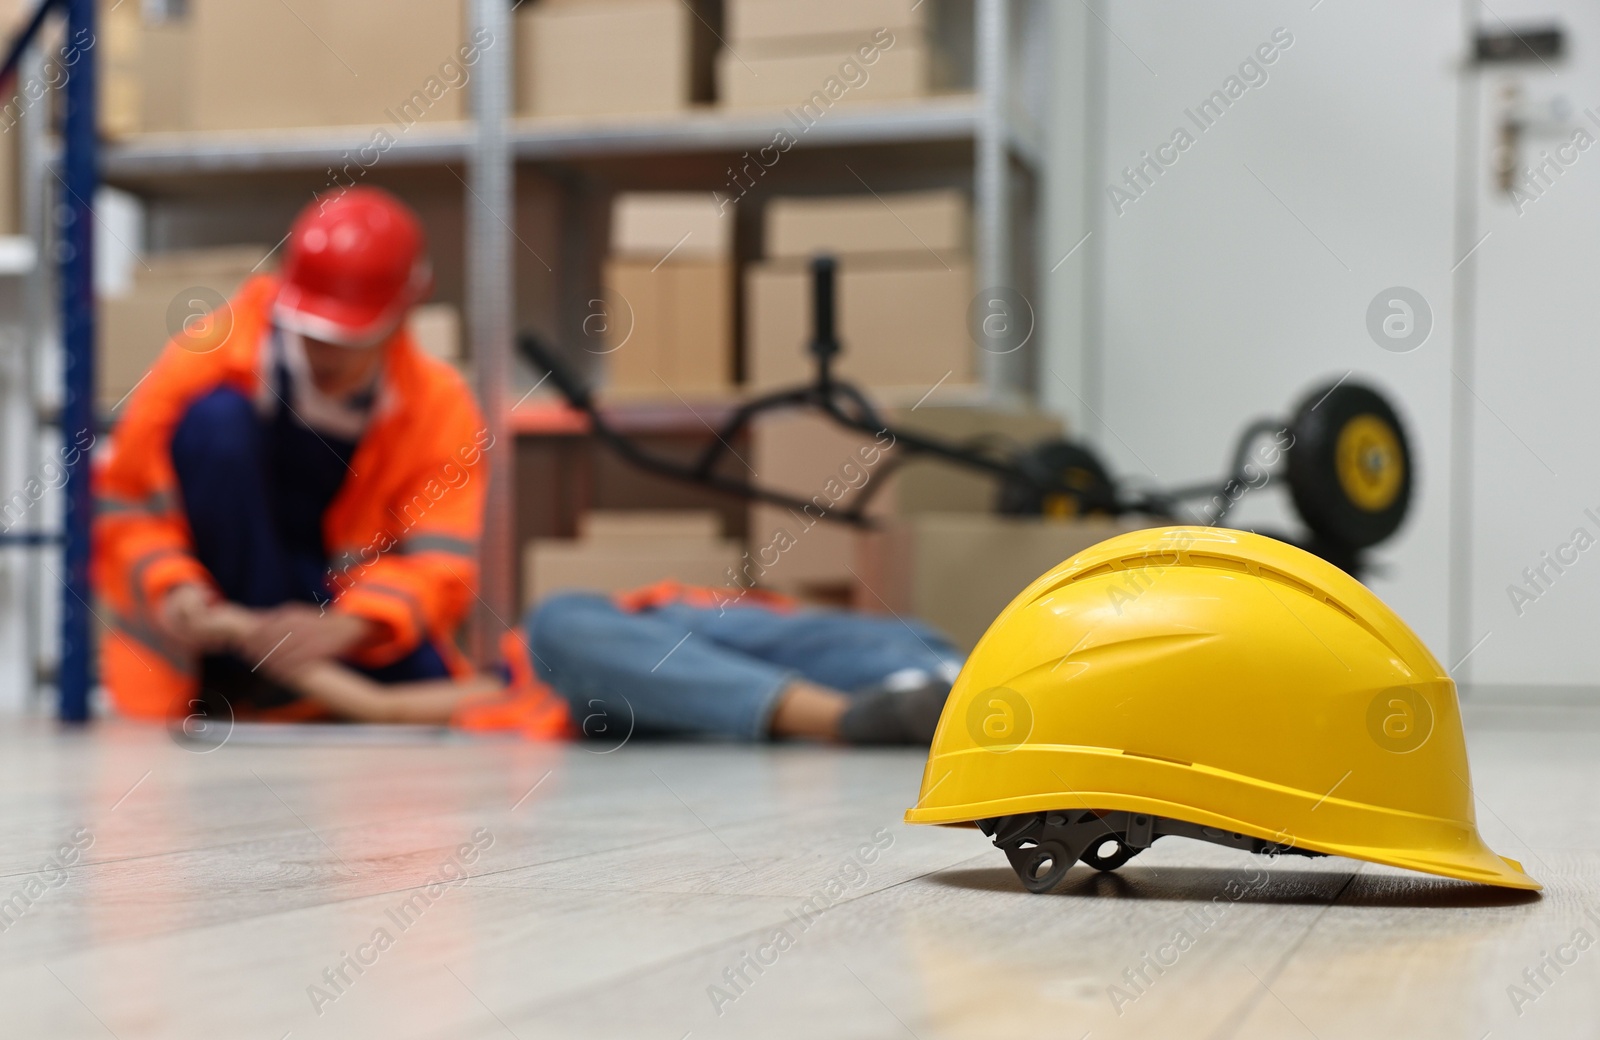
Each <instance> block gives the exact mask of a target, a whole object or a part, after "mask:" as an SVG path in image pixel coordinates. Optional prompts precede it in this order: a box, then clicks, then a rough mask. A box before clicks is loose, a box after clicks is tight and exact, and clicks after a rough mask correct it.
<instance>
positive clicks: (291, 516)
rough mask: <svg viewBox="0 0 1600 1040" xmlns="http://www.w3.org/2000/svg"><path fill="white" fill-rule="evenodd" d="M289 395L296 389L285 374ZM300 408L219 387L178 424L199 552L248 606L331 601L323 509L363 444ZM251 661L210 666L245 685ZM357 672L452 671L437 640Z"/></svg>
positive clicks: (391, 679) (389, 679)
mask: <svg viewBox="0 0 1600 1040" xmlns="http://www.w3.org/2000/svg"><path fill="white" fill-rule="evenodd" d="M279 393H280V394H284V393H287V386H286V385H285V383H283V382H280V389H279ZM291 407H292V406H290V405H285V406H284V407H283V408H280V409H278V411H277V414H275V415H274V416H272V417H271V418H266V419H263V418H262V417H261V416H259V415H258V414H257V413H256V410H255V406H254V405H253V404H252V403H251V401H250V399H249V398H248V397H246V396H245V395H244V394H242V393H240V392H239V391H238V390H235V389H234V388H232V387H226V386H224V387H218V388H217V389H215V390H212V391H211V392H210V393H207V394H204V395H202V396H200V397H198V398H196V399H195V400H194V401H193V402H192V403H191V404H190V405H189V408H188V410H187V411H185V412H184V414H183V416H182V417H181V418H180V419H179V420H178V424H177V426H176V427H174V428H173V431H172V445H171V449H170V451H171V455H172V468H173V470H174V472H175V473H176V475H177V479H178V494H179V498H180V499H181V500H182V502H183V511H184V517H185V519H187V520H188V522H189V529H190V531H191V532H192V535H193V538H194V553H195V557H196V559H198V560H199V561H200V563H201V564H202V565H204V567H205V568H206V571H207V572H208V573H209V574H210V575H211V577H212V580H213V581H215V582H216V584H217V588H218V590H219V591H220V592H221V593H222V595H223V597H224V598H225V599H227V600H229V601H230V602H233V603H238V604H241V605H243V606H247V607H257V608H260V607H274V606H277V605H279V604H281V603H288V602H303V603H326V602H327V601H328V599H329V595H328V590H327V587H326V575H327V571H328V554H327V550H326V548H325V547H324V546H323V544H322V516H323V514H324V513H325V512H327V509H328V506H329V505H330V504H331V503H332V502H333V499H334V496H335V495H337V494H338V491H339V487H340V485H341V484H343V483H344V477H345V474H346V472H347V469H348V466H349V462H350V457H351V456H352V455H353V454H354V453H355V448H356V446H355V444H354V443H351V442H346V441H340V440H337V439H334V438H330V437H326V436H319V435H318V434H316V433H314V432H313V431H311V430H309V429H307V428H306V427H305V426H302V425H301V424H300V423H299V422H297V421H296V420H295V419H294V417H293V414H292V412H291ZM250 663H251V662H245V661H241V660H240V659H239V658H238V657H236V656H234V655H232V654H215V655H208V656H207V658H206V660H205V661H204V662H203V674H204V675H205V676H206V678H207V681H208V682H209V683H210V684H211V685H214V686H217V687H220V688H222V689H224V690H242V689H246V688H250V687H251V684H252V683H253V682H254V681H255V680H254V679H253V678H252V673H251V671H250V667H249V665H250ZM351 667H356V666H354V665H352V666H351ZM357 670H358V671H361V672H363V673H364V674H366V675H367V676H368V677H370V678H372V679H374V680H375V681H377V682H381V683H395V682H407V681H411V680H418V679H443V678H447V677H448V676H449V675H450V669H449V667H448V666H447V665H446V664H445V661H444V657H443V656H442V655H441V654H440V652H439V650H438V648H437V647H435V646H433V645H432V644H431V643H423V644H422V645H420V646H419V647H417V648H416V649H415V650H413V651H412V652H411V653H410V654H408V655H406V656H405V657H403V658H401V659H400V660H398V661H395V662H393V663H391V664H388V665H384V666H383V667H381V668H357ZM230 696H231V695H230Z"/></svg>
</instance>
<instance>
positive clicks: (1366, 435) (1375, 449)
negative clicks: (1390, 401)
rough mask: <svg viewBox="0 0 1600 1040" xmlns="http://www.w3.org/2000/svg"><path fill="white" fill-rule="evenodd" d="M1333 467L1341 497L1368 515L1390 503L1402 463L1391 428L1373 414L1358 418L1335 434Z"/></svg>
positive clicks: (1402, 470) (1397, 491) (1401, 474)
mask: <svg viewBox="0 0 1600 1040" xmlns="http://www.w3.org/2000/svg"><path fill="white" fill-rule="evenodd" d="M1334 465H1335V467H1336V469H1337V471H1338V474H1339V486H1340V487H1342V488H1344V493H1345V495H1346V496H1347V497H1348V498H1349V499H1350V501H1352V502H1354V503H1355V504H1356V505H1357V506H1358V507H1360V508H1361V509H1364V510H1366V511H1367V512H1369V513H1381V512H1383V511H1384V510H1385V509H1387V508H1389V506H1391V505H1393V504H1394V500H1395V498H1396V497H1398V496H1399V494H1400V485H1401V484H1402V483H1403V482H1404V480H1405V474H1406V463H1405V458H1404V456H1403V455H1402V454H1401V452H1400V438H1399V436H1398V435H1397V434H1396V433H1395V430H1394V427H1393V426H1391V425H1389V423H1387V422H1385V421H1384V420H1383V419H1380V418H1378V417H1377V416H1376V415H1358V416H1356V417H1355V418H1354V419H1351V420H1350V421H1349V422H1347V423H1345V424H1344V429H1342V430H1340V431H1339V443H1338V444H1337V445H1336V446H1335V448H1334Z"/></svg>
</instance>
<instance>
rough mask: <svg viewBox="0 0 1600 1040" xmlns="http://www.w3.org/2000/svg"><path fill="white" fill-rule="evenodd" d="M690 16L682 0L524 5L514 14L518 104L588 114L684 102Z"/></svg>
mask: <svg viewBox="0 0 1600 1040" xmlns="http://www.w3.org/2000/svg"><path fill="white" fill-rule="evenodd" d="M694 18H695V15H694V12H693V11H692V10H690V8H688V7H687V6H685V5H684V3H683V2H682V0H607V2H604V3H589V4H573V3H562V4H555V5H545V4H536V5H530V6H529V8H527V9H524V10H523V11H519V12H518V14H517V27H516V32H517V53H518V56H519V60H518V65H517V111H518V112H520V113H522V114H525V115H537V116H587V115H611V114H625V113H645V112H677V111H682V110H683V109H686V108H688V107H689V103H690V100H691V97H692V94H693V89H694V61H693V47H694V25H693V22H694Z"/></svg>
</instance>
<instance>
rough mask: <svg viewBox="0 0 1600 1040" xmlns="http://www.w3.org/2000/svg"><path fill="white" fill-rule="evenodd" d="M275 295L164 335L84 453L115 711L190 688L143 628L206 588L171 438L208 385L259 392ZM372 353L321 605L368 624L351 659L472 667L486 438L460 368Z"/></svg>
mask: <svg viewBox="0 0 1600 1040" xmlns="http://www.w3.org/2000/svg"><path fill="white" fill-rule="evenodd" d="M277 293H278V281H277V279H275V278H270V277H258V278H254V279H252V280H250V281H249V282H247V283H246V284H245V285H244V286H243V287H242V288H241V289H240V290H239V293H238V295H237V296H235V297H234V299H233V300H231V301H230V302H229V304H228V306H227V307H226V308H224V309H223V310H222V311H221V312H219V313H218V314H217V315H213V317H212V321H211V322H210V327H211V329H212V335H211V337H210V339H207V340H205V341H204V342H197V339H196V337H194V336H190V335H188V334H186V335H185V337H183V338H182V340H181V341H180V340H177V339H175V340H174V341H173V342H171V343H169V344H167V347H166V349H165V350H164V351H163V352H162V354H161V357H160V359H159V360H158V361H157V362H156V364H155V365H154V367H152V368H151V370H150V372H149V374H148V375H147V376H146V377H145V378H144V380H143V381H142V382H141V383H140V384H139V386H138V387H137V388H136V389H135V390H134V392H133V395H132V396H131V397H130V398H129V400H128V405H127V408H126V410H125V411H124V413H123V416H122V418H121V419H120V421H119V422H118V423H117V426H116V430H115V432H114V435H113V436H112V438H111V442H110V446H109V450H108V451H106V452H105V454H104V455H103V456H101V457H98V458H97V459H96V460H95V472H94V480H93V484H94V492H95V498H96V512H97V515H96V518H95V524H94V543H93V555H92V558H91V561H90V574H91V577H92V579H93V582H94V586H95V592H96V595H97V596H98V598H99V600H100V602H101V605H102V607H103V610H102V612H101V619H102V620H103V622H104V623H105V624H106V625H107V626H108V627H109V628H110V631H109V632H108V633H105V634H103V637H102V638H101V640H100V647H101V676H102V679H103V681H104V682H105V684H106V686H107V687H108V688H109V690H110V693H111V698H112V700H113V702H114V703H115V705H116V706H117V708H118V709H119V710H120V711H121V712H122V713H124V714H126V715H132V716H138V717H145V718H158V717H174V716H181V715H183V714H186V713H187V707H186V706H187V705H188V704H189V702H190V699H191V698H192V697H194V696H195V694H196V692H197V690H196V684H197V664H198V662H196V661H195V660H193V659H191V658H190V657H188V656H187V655H185V654H184V653H183V652H182V651H181V649H180V648H178V647H175V646H173V645H172V644H171V643H170V641H169V640H166V639H164V638H163V637H162V635H161V634H160V630H159V628H158V626H157V625H156V624H155V622H154V611H155V610H156V608H157V607H158V606H159V604H160V603H161V601H162V598H163V597H164V596H165V595H166V593H167V592H168V591H170V590H171V589H172V588H174V587H175V586H177V585H179V584H182V583H185V582H201V583H206V584H211V583H212V582H211V578H210V575H209V574H208V573H207V572H206V570H205V568H204V567H203V566H202V565H201V564H200V562H199V560H197V559H196V558H195V556H194V552H193V541H192V537H191V534H190V531H189V527H188V523H187V521H186V519H185V517H184V513H183V509H182V505H181V503H180V502H179V498H178V488H177V480H176V476H175V474H174V471H173V466H172V457H171V451H170V449H171V441H172V431H173V429H174V427H175V426H176V425H177V423H178V421H179V420H180V419H181V418H182V417H183V415H184V413H185V412H186V411H187V410H188V408H189V406H190V404H191V403H192V402H194V401H195V400H196V399H197V398H199V397H201V396H203V395H205V394H207V393H209V392H210V391H212V390H214V389H216V388H218V387H221V386H232V387H234V388H236V389H238V390H239V391H240V392H241V393H243V394H245V395H246V396H248V397H250V398H252V399H255V398H256V397H257V396H258V395H260V394H263V393H271V392H273V391H272V390H271V387H270V385H269V384H267V383H265V382H264V381H263V379H264V377H265V378H266V379H270V378H271V376H270V373H264V372H263V367H262V362H263V358H262V347H263V343H264V341H265V340H266V337H267V333H268V332H269V331H270V329H271V313H272V304H273V301H274V300H275V299H276V297H277ZM213 343H215V344H216V345H215V346H214V347H213V346H212V344H213ZM383 349H384V351H385V356H384V363H383V373H382V376H381V380H380V387H379V390H378V393H377V396H376V400H375V403H374V406H373V411H372V415H371V418H370V420H369V422H368V425H367V429H366V431H365V433H364V434H363V435H362V437H361V441H360V444H359V445H358V446H357V448H356V451H355V455H354V457H352V459H351V460H350V467H349V468H350V470H351V472H350V474H349V475H348V476H347V477H346V478H345V481H344V484H343V485H341V487H340V488H339V492H338V494H337V495H336V496H335V498H334V500H333V503H332V505H331V506H330V507H329V508H328V511H327V512H326V513H325V514H324V515H323V518H322V533H323V543H324V544H325V545H326V546H328V550H329V556H330V558H331V563H330V567H329V582H328V585H329V592H330V594H331V595H332V596H333V597H334V603H333V607H332V609H334V610H339V611H344V612H346V613H349V614H353V615H355V616H357V617H361V618H365V619H367V620H369V621H371V622H374V629H375V631H376V633H377V634H376V636H375V637H374V638H373V639H372V640H371V641H369V642H368V643H366V644H364V645H363V646H362V647H360V648H359V649H358V651H357V653H356V654H355V655H354V660H355V662H356V663H358V664H362V665H367V666H381V665H384V664H388V663H390V662H393V661H396V660H399V659H400V658H402V657H404V656H405V655H407V654H408V653H410V652H411V651H412V650H414V649H415V648H416V647H417V646H418V645H419V644H421V643H422V642H423V641H425V640H426V641H432V642H434V643H435V644H436V645H438V647H439V649H440V651H441V653H442V654H443V655H444V656H445V659H446V662H447V663H448V664H449V665H450V667H451V669H452V671H453V672H455V673H456V674H457V675H465V674H468V673H470V670H471V669H470V667H469V666H468V665H467V662H466V661H465V660H464V658H463V657H462V656H461V654H460V653H459V652H458V651H456V649H455V647H454V643H453V641H452V636H453V634H454V632H455V629H456V627H457V626H458V625H459V624H460V622H461V620H462V618H463V616H464V615H465V614H466V611H467V609H468V607H469V606H470V605H471V604H472V602H473V600H474V598H475V596H476V594H477V592H476V590H477V581H478V572H477V546H478V537H479V534H480V533H481V527H482V516H483V502H484V493H485V490H486V488H485V481H486V480H487V479H488V469H487V467H485V466H483V465H482V461H483V455H484V453H485V452H487V451H490V450H492V449H494V447H495V444H494V440H493V437H492V436H491V434H490V433H489V431H488V429H487V428H486V427H485V425H484V422H483V418H482V416H481V415H480V414H479V412H478V409H477V406H476V405H475V404H474V402H473V399H472V394H471V392H470V391H469V390H468V389H467V387H466V385H465V383H464V382H463V381H462V379H461V377H460V375H458V374H457V373H456V371H455V370H454V369H453V368H451V367H450V366H449V365H447V364H445V363H444V362H442V361H439V360H437V359H434V358H432V357H429V356H428V355H426V354H424V353H423V352H422V351H421V349H420V348H418V347H417V345H416V343H415V342H414V341H413V340H412V338H411V335H410V332H409V331H408V330H406V329H402V330H401V331H400V332H399V333H397V334H396V335H395V336H394V337H393V338H392V339H391V340H390V341H389V342H388V343H387V344H385V346H384V348H383ZM500 450H502V451H503V450H506V449H504V448H501V449H500Z"/></svg>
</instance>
